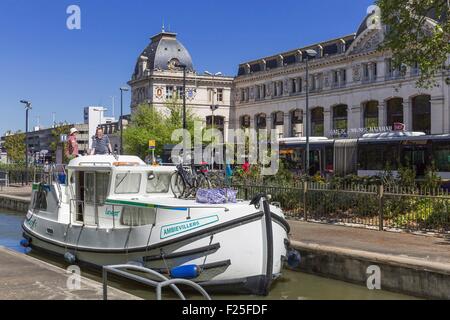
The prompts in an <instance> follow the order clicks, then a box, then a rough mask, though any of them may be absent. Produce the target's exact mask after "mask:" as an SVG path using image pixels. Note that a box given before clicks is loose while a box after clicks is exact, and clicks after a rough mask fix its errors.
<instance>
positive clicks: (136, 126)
mask: <svg viewBox="0 0 450 320" xmlns="http://www.w3.org/2000/svg"><path fill="white" fill-rule="evenodd" d="M165 107H166V110H167V112H164V111H163V110H158V109H157V108H156V107H155V106H152V105H149V104H141V105H139V106H138V107H137V109H136V112H135V113H134V114H133V115H132V118H131V124H130V126H128V128H126V129H125V130H124V133H123V135H124V147H125V152H126V153H128V154H134V155H137V156H139V157H141V158H145V156H146V155H147V154H148V141H149V140H155V141H156V149H155V154H162V151H163V146H164V145H165V144H174V143H178V142H174V141H172V140H171V137H172V132H173V131H174V130H175V129H180V128H182V127H183V110H182V107H181V105H180V104H179V103H178V102H177V101H176V100H173V101H170V102H168V103H167V104H166V105H165ZM186 120H187V127H188V130H189V132H190V133H191V137H193V131H194V121H195V120H199V119H197V118H196V117H195V116H194V115H193V113H192V112H191V110H190V109H189V108H187V112H186Z"/></svg>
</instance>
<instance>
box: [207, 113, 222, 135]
mask: <svg viewBox="0 0 450 320" xmlns="http://www.w3.org/2000/svg"><path fill="white" fill-rule="evenodd" d="M224 122H225V118H224V117H222V116H214V129H219V130H220V131H222V132H223V128H224ZM206 126H207V127H210V128H211V127H212V115H211V116H206Z"/></svg>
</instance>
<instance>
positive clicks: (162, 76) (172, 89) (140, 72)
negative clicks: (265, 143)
mask: <svg viewBox="0 0 450 320" xmlns="http://www.w3.org/2000/svg"><path fill="white" fill-rule="evenodd" d="M150 40H151V41H150V43H149V44H148V46H147V47H146V48H145V49H144V50H143V51H142V53H141V54H140V55H139V57H138V59H137V61H136V66H135V68H134V72H133V75H132V77H131V80H130V81H129V82H128V84H129V85H130V87H131V111H132V113H133V112H134V111H135V110H136V107H137V106H138V105H140V104H144V103H146V104H149V105H152V106H155V107H157V108H161V110H168V109H167V108H166V106H167V104H168V103H178V104H180V105H181V104H182V99H183V96H182V93H183V69H182V68H181V67H180V66H186V105H187V107H188V108H190V110H192V111H193V112H194V114H196V115H197V116H198V117H199V118H201V119H202V120H203V121H204V124H205V125H211V123H212V118H213V116H212V110H211V109H212V108H211V106H213V105H214V106H216V107H218V108H217V109H216V110H215V111H214V123H215V128H219V129H221V130H224V131H225V130H226V128H227V127H228V123H229V121H230V116H231V114H230V113H231V87H232V84H233V79H234V78H233V77H226V76H222V75H221V74H220V75H219V74H217V75H212V74H210V73H204V72H201V73H197V72H196V70H195V69H194V64H193V62H192V58H191V55H190V54H189V51H188V50H187V49H186V47H185V46H184V45H183V44H182V43H181V42H180V41H179V40H178V39H177V34H176V33H173V32H165V31H164V30H163V31H162V32H161V33H159V34H157V35H155V36H153V37H151V39H150ZM225 133H226V132H225Z"/></svg>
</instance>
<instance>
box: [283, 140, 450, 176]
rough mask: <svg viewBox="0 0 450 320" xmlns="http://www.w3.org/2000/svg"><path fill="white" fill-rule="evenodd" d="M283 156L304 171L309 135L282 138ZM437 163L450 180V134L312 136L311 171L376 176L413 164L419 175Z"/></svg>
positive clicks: (294, 166) (436, 167) (290, 166)
mask: <svg viewBox="0 0 450 320" xmlns="http://www.w3.org/2000/svg"><path fill="white" fill-rule="evenodd" d="M279 146H280V157H281V158H283V159H285V160H286V162H287V164H288V167H289V168H290V169H291V170H293V171H297V172H301V173H304V172H305V170H303V167H304V157H305V151H306V139H305V138H304V137H301V138H282V139H280V140H279ZM432 165H434V167H435V169H436V171H437V174H438V175H439V176H440V177H441V178H442V179H443V180H450V135H449V134H444V135H426V134H425V133H423V132H403V131H393V132H383V133H369V134H365V135H363V136H362V137H361V138H358V139H329V138H325V137H311V138H310V167H309V170H308V171H309V172H308V173H309V174H311V175H314V174H318V173H319V174H321V175H324V176H326V175H330V174H332V175H338V176H344V175H348V174H357V175H358V176H376V175H379V174H381V173H383V172H385V171H386V169H389V170H390V171H391V172H392V173H393V174H394V175H397V173H398V171H397V170H398V169H399V168H400V167H410V168H412V169H413V170H414V171H415V172H416V176H417V178H419V179H420V178H421V177H423V176H424V175H425V173H426V170H427V168H430V167H431V166H432Z"/></svg>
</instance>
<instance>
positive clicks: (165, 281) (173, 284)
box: [102, 264, 211, 300]
mask: <svg viewBox="0 0 450 320" xmlns="http://www.w3.org/2000/svg"><path fill="white" fill-rule="evenodd" d="M130 271H137V272H142V273H146V274H149V275H152V276H154V277H156V278H158V279H159V280H160V281H155V280H151V279H149V278H146V277H143V276H140V275H137V274H134V273H131V272H130ZM108 273H112V274H115V275H117V276H121V277H124V278H126V279H129V280H134V281H136V282H139V283H142V284H145V285H148V286H151V287H154V288H155V292H156V299H157V300H162V288H164V287H170V288H171V289H172V290H173V291H174V292H175V293H176V295H177V296H178V297H179V298H180V299H181V300H186V297H185V296H184V294H183V293H182V292H181V290H180V289H179V288H178V287H177V284H178V285H179V284H181V285H185V286H189V287H191V288H193V289H194V290H196V291H197V292H199V293H200V294H201V295H202V296H203V297H204V298H205V299H206V300H211V297H210V296H209V294H208V293H207V292H206V290H205V289H203V288H202V286H200V285H199V284H197V283H195V282H193V281H190V280H187V279H180V278H177V279H169V278H167V277H166V276H164V275H162V274H161V273H159V272H157V271H155V270H152V269H149V268H145V267H142V266H137V265H134V264H119V265H109V266H103V270H102V282H103V300H108Z"/></svg>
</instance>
